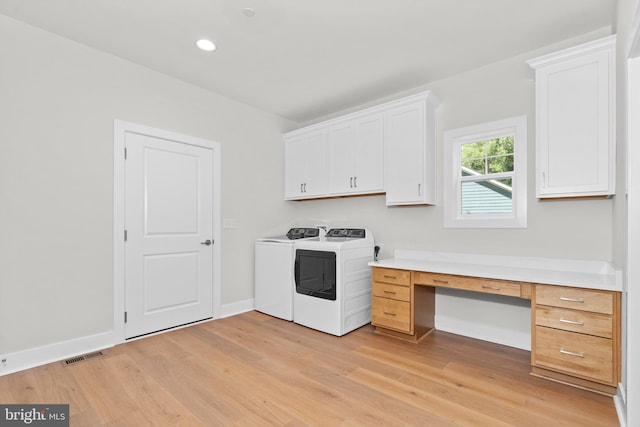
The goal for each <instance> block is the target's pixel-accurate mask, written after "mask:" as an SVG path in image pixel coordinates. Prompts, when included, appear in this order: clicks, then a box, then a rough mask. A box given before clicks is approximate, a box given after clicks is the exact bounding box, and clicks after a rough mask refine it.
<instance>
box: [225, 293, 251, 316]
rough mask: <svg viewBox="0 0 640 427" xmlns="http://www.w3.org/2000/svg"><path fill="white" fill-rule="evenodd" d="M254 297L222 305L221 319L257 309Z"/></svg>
mask: <svg viewBox="0 0 640 427" xmlns="http://www.w3.org/2000/svg"><path fill="white" fill-rule="evenodd" d="M255 306H256V305H255V302H254V299H253V298H251V299H246V300H244V301H238V302H234V303H231V304H224V305H222V306H220V317H219V318H220V319H222V318H223V317H229V316H235V315H236V314H240V313H246V312H247V311H251V310H253V309H255Z"/></svg>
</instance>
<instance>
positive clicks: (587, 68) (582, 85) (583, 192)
mask: <svg viewBox="0 0 640 427" xmlns="http://www.w3.org/2000/svg"><path fill="white" fill-rule="evenodd" d="M613 68H614V65H613V50H611V51H610V50H600V51H597V52H592V53H589V54H585V55H581V56H578V57H575V56H574V57H571V58H570V59H567V60H564V61H560V62H554V63H553V64H550V65H547V66H542V67H540V68H538V69H537V70H536V102H537V106H536V120H537V141H536V157H537V162H536V166H537V177H536V182H537V186H536V187H537V196H538V197H539V198H552V197H580V196H606V195H611V194H613V193H614V176H613V170H614V163H613V162H614V154H615V151H614V146H615V141H614V120H613V117H614V114H613V111H614V109H615V105H614V102H615V101H614V94H613V92H614V90H615V87H614V81H613V79H614V70H613Z"/></svg>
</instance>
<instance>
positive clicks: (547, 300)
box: [536, 285, 613, 314]
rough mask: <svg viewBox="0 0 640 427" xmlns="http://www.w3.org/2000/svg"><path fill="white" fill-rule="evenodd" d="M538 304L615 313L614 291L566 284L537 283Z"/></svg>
mask: <svg viewBox="0 0 640 427" xmlns="http://www.w3.org/2000/svg"><path fill="white" fill-rule="evenodd" d="M536 304H542V305H551V306H554V307H564V308H573V309H576V310H584V311H593V312H594V313H603V314H613V293H612V292H607V291H594V290H587V289H577V288H569V287H565V286H552V285H536Z"/></svg>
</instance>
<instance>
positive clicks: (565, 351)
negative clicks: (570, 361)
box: [560, 348, 584, 357]
mask: <svg viewBox="0 0 640 427" xmlns="http://www.w3.org/2000/svg"><path fill="white" fill-rule="evenodd" d="M560 353H562V354H568V355H569V356H575V357H584V353H574V352H573V351H568V350H565V349H564V348H561V349H560Z"/></svg>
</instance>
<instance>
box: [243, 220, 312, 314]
mask: <svg viewBox="0 0 640 427" xmlns="http://www.w3.org/2000/svg"><path fill="white" fill-rule="evenodd" d="M322 232H324V230H321V229H319V228H292V229H290V230H289V231H288V232H287V234H285V235H284V236H274V237H262V238H259V239H257V240H256V242H255V265H254V267H255V270H254V294H255V295H254V304H255V309H256V310H257V311H260V312H262V313H265V314H269V315H271V316H275V317H279V318H280V319H285V320H293V289H294V286H295V283H294V281H293V262H294V257H295V252H294V244H295V242H298V241H301V240H304V239H309V238H313V237H318V236H320V235H322Z"/></svg>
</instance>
